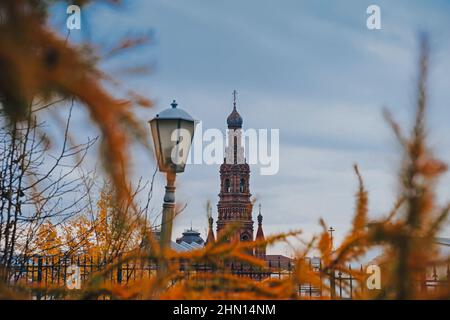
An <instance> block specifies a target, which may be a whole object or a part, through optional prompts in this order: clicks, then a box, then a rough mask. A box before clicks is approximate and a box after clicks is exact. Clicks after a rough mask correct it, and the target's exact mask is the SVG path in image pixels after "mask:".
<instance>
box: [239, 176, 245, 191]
mask: <svg viewBox="0 0 450 320" xmlns="http://www.w3.org/2000/svg"><path fill="white" fill-rule="evenodd" d="M239 192H245V179H244V178H242V179H241V183H240V185H239Z"/></svg>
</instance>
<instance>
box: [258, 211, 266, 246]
mask: <svg viewBox="0 0 450 320" xmlns="http://www.w3.org/2000/svg"><path fill="white" fill-rule="evenodd" d="M262 221H263V216H262V214H261V204H259V214H258V231H256V240H264V239H265V237H264V231H263V227H262Z"/></svg>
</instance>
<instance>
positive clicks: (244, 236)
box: [241, 233, 250, 241]
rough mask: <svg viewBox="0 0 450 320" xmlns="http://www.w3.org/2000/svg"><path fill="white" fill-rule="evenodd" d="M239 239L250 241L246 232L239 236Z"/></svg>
mask: <svg viewBox="0 0 450 320" xmlns="http://www.w3.org/2000/svg"><path fill="white" fill-rule="evenodd" d="M241 241H250V236H249V235H248V234H245V233H244V234H243V235H242V236H241Z"/></svg>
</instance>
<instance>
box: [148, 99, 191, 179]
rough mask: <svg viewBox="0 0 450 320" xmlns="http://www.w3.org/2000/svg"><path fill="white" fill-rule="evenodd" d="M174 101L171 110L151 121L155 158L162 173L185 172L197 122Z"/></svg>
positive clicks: (163, 112)
mask: <svg viewBox="0 0 450 320" xmlns="http://www.w3.org/2000/svg"><path fill="white" fill-rule="evenodd" d="M177 105H178V104H177V103H176V101H175V100H174V101H173V102H172V104H171V106H172V107H171V108H169V109H166V110H164V111H162V112H161V113H159V114H157V115H156V117H155V118H153V119H152V120H150V121H149V122H150V127H151V131H152V137H153V143H154V147H155V156H156V159H157V161H158V168H159V171H161V172H172V173H180V172H184V168H185V166H186V162H187V156H188V154H189V149H190V148H191V144H192V139H193V137H194V130H195V125H196V121H195V120H194V119H193V118H192V117H191V116H190V115H189V114H188V113H187V112H186V111H184V110H183V109H180V108H177Z"/></svg>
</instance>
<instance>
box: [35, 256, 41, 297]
mask: <svg viewBox="0 0 450 320" xmlns="http://www.w3.org/2000/svg"><path fill="white" fill-rule="evenodd" d="M37 283H38V287H39V288H38V293H37V295H36V299H37V300H41V298H42V294H41V284H42V257H41V256H39V257H38V270H37Z"/></svg>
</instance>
